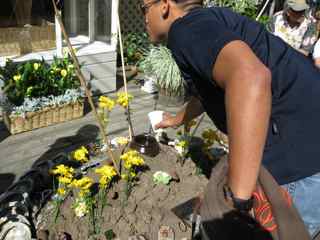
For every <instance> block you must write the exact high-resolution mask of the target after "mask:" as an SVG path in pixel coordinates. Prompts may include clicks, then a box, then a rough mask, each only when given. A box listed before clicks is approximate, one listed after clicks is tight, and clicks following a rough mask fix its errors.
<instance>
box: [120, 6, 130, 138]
mask: <svg viewBox="0 0 320 240" xmlns="http://www.w3.org/2000/svg"><path fill="white" fill-rule="evenodd" d="M117 29H118V36H119V45H120V55H121V65H122V75H123V84H124V91H125V93H126V96H127V97H128V87H127V76H126V71H125V66H124V56H123V44H122V36H121V27H120V17H119V11H118V13H117ZM127 118H128V119H127V120H128V125H129V138H130V141H132V137H133V136H134V132H133V127H132V121H131V112H130V103H128V106H127Z"/></svg>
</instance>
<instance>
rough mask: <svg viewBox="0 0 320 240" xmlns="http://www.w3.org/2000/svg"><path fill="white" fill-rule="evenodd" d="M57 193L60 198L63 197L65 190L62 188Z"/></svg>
mask: <svg viewBox="0 0 320 240" xmlns="http://www.w3.org/2000/svg"><path fill="white" fill-rule="evenodd" d="M57 193H58V195H60V196H64V195H66V190H65V189H64V188H58V189H57Z"/></svg>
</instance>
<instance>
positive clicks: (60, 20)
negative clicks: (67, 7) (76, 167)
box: [52, 0, 120, 175]
mask: <svg viewBox="0 0 320 240" xmlns="http://www.w3.org/2000/svg"><path fill="white" fill-rule="evenodd" d="M52 3H53V7H54V11H55V16H56V18H57V20H58V22H59V24H60V27H61V31H62V34H63V36H64V38H65V40H66V42H67V46H68V48H69V51H70V54H71V57H72V60H73V62H74V65H75V67H76V74H77V77H78V78H79V80H80V83H81V85H82V87H83V88H84V89H85V93H86V96H87V98H88V101H89V104H90V107H91V109H92V111H93V113H94V116H95V118H96V121H97V122H98V126H99V129H100V133H101V135H102V141H103V143H104V144H105V145H106V146H107V152H106V154H107V156H108V157H110V158H111V160H112V162H113V165H114V168H115V169H116V171H117V173H118V174H119V175H120V172H119V169H118V166H117V163H116V161H115V158H114V156H113V153H112V151H111V148H110V145H109V142H108V138H107V136H106V135H105V130H104V127H103V123H102V122H101V119H100V118H99V116H98V113H97V110H96V107H95V106H94V103H93V100H92V97H91V91H90V90H89V89H88V88H87V84H86V81H85V78H84V76H83V74H82V72H81V70H80V64H79V61H78V58H77V56H76V55H75V53H74V50H73V48H72V45H71V42H70V39H69V37H68V34H67V32H66V30H65V27H64V24H63V22H62V19H61V14H60V11H59V10H58V8H57V5H56V3H55V0H52ZM108 154H109V155H108Z"/></svg>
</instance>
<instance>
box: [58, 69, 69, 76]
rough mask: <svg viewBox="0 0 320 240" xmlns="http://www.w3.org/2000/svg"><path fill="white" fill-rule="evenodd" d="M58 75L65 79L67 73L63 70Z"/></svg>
mask: <svg viewBox="0 0 320 240" xmlns="http://www.w3.org/2000/svg"><path fill="white" fill-rule="evenodd" d="M60 74H61V76H62V77H66V76H67V75H68V71H67V70H65V69H62V70H61V72H60Z"/></svg>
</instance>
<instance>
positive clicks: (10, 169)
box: [0, 81, 211, 193]
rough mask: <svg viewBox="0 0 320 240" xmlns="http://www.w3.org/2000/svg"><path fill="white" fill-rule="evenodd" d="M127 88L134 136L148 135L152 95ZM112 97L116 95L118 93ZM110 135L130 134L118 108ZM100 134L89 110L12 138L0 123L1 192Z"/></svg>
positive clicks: (162, 107) (172, 109) (205, 122)
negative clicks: (37, 164)
mask: <svg viewBox="0 0 320 240" xmlns="http://www.w3.org/2000/svg"><path fill="white" fill-rule="evenodd" d="M128 88H129V93H130V94H132V95H133V96H134V100H133V102H132V105H131V108H132V120H133V125H134V131H135V134H139V133H143V132H147V131H148V129H149V121H148V117H147V113H148V112H150V111H152V110H153V108H154V98H153V95H150V94H148V93H145V92H143V91H141V90H140V87H139V86H137V85H136V84H135V83H134V82H133V81H131V82H130V83H129V85H128ZM110 95H111V96H115V93H113V94H110ZM180 107H181V106H180ZM180 107H168V106H166V105H163V104H160V103H159V104H158V105H157V109H158V110H166V111H169V112H176V111H177V110H178V109H179V108H180ZM210 124H211V123H210V120H209V119H208V118H207V117H205V119H204V120H203V122H202V124H201V125H200V127H199V131H198V134H199V133H200V132H201V129H203V128H205V127H207V126H208V125H210ZM108 132H109V137H110V138H112V137H115V136H126V135H128V127H127V122H126V120H125V116H124V114H123V110H122V109H120V108H116V109H115V110H114V111H113V112H112V113H111V116H110V124H109V126H108ZM97 134H98V127H97V124H96V122H95V119H94V116H93V114H92V112H90V110H89V111H87V113H86V114H85V116H84V117H83V118H81V119H77V120H73V121H70V122H66V123H62V124H58V125H55V126H50V127H46V128H42V129H37V130H33V131H30V132H25V133H21V134H17V135H10V134H9V132H8V131H7V130H6V128H5V125H4V123H3V122H2V121H0V193H1V192H2V191H3V190H4V189H6V187H8V185H10V184H11V183H12V182H13V181H14V180H15V179H17V178H18V177H19V176H21V175H22V174H23V173H24V172H25V171H27V170H28V169H29V168H30V167H31V166H32V164H33V163H34V162H36V161H38V160H44V159H48V158H49V157H50V156H52V155H56V154H57V153H59V152H64V151H70V150H73V149H75V148H77V147H78V146H81V145H83V144H86V143H89V142H91V141H93V140H94V139H95V138H96V136H97ZM172 134H174V131H173V130H170V131H169V135H172Z"/></svg>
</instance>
